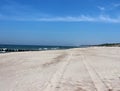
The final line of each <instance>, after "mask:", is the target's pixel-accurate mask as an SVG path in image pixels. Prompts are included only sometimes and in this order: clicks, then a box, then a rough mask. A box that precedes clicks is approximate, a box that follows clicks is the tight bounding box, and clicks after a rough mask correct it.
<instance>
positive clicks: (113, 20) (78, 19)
mask: <svg viewBox="0 0 120 91" xmlns="http://www.w3.org/2000/svg"><path fill="white" fill-rule="evenodd" d="M2 17H3V16H1V18H0V19H2V20H14V21H38V22H103V23H120V17H116V18H111V17H109V16H107V15H106V16H105V15H99V16H96V17H92V16H85V15H80V16H78V17H76V16H66V17H60V16H56V17H34V16H33V17H18V16H13V17H9V16H6V17H5V16H4V17H3V18H2Z"/></svg>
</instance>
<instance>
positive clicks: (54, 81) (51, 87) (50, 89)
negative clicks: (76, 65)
mask: <svg viewBox="0 0 120 91" xmlns="http://www.w3.org/2000/svg"><path fill="white" fill-rule="evenodd" d="M71 57H72V53H70V54H69V55H68V58H67V59H66V61H64V62H63V64H61V67H60V68H58V70H57V71H56V72H55V73H54V74H53V76H52V78H51V79H50V81H48V82H47V83H46V84H45V88H44V89H43V90H42V91H56V90H55V89H56V88H57V86H58V84H59V82H60V80H61V77H62V76H63V74H64V71H65V70H66V68H67V66H68V65H69V63H70V59H71Z"/></svg>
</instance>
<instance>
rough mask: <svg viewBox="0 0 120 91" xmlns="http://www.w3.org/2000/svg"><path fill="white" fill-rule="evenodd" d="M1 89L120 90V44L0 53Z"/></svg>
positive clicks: (17, 90)
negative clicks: (114, 45) (119, 45)
mask: <svg viewBox="0 0 120 91" xmlns="http://www.w3.org/2000/svg"><path fill="white" fill-rule="evenodd" d="M0 91H120V48H119V47H90V48H77V49H69V50H54V51H40V52H19V53H17V52H16V53H6V54H0Z"/></svg>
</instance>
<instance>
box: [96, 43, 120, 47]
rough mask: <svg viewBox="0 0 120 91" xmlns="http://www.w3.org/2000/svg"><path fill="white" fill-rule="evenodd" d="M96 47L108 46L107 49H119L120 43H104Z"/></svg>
mask: <svg viewBox="0 0 120 91" xmlns="http://www.w3.org/2000/svg"><path fill="white" fill-rule="evenodd" d="M98 46H108V47H120V43H105V44H100V45H98Z"/></svg>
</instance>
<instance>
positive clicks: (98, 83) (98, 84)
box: [81, 54, 112, 91]
mask: <svg viewBox="0 0 120 91" xmlns="http://www.w3.org/2000/svg"><path fill="white" fill-rule="evenodd" d="M81 57H82V61H83V63H84V65H85V67H86V69H87V71H88V73H89V75H90V77H91V79H92V81H93V83H94V85H95V88H96V91H112V90H111V89H109V88H108V87H106V85H105V83H103V81H102V80H101V79H100V77H99V76H98V75H97V73H96V72H95V71H94V69H93V68H92V67H91V65H90V64H89V62H87V59H85V56H84V55H82V54H81Z"/></svg>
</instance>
